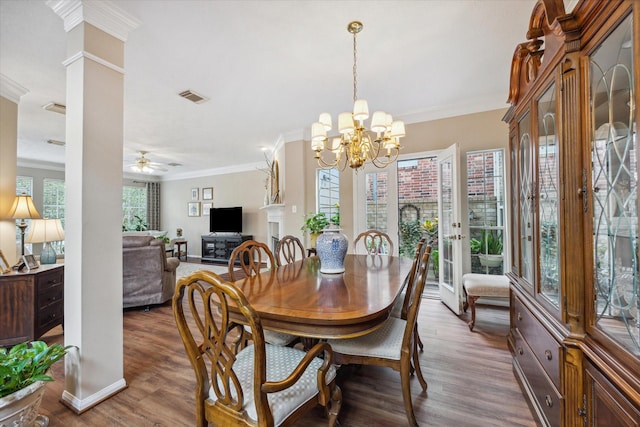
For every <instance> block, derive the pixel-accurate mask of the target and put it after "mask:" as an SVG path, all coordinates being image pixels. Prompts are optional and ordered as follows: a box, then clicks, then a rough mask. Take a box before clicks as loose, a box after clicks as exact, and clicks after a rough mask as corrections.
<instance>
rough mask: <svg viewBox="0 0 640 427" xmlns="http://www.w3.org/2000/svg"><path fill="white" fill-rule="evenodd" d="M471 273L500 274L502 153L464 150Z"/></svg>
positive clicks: (501, 260) (502, 263) (499, 151)
mask: <svg viewBox="0 0 640 427" xmlns="http://www.w3.org/2000/svg"><path fill="white" fill-rule="evenodd" d="M467 199H468V203H469V233H470V240H469V247H470V249H471V272H472V273H483V274H503V273H504V268H503V267H504V262H503V243H504V242H503V236H504V154H503V151H502V150H490V151H476V152H469V153H467Z"/></svg>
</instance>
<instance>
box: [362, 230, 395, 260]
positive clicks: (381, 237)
mask: <svg viewBox="0 0 640 427" xmlns="http://www.w3.org/2000/svg"><path fill="white" fill-rule="evenodd" d="M353 248H354V252H355V253H356V254H369V255H393V242H392V241H391V238H390V237H389V235H388V234H387V233H384V232H382V231H379V230H367V231H363V232H362V233H360V234H358V236H356V238H355V240H354V241H353Z"/></svg>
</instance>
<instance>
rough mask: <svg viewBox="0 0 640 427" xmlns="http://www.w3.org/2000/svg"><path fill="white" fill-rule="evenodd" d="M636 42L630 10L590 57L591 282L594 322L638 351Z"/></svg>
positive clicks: (632, 350)
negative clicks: (634, 63)
mask: <svg viewBox="0 0 640 427" xmlns="http://www.w3.org/2000/svg"><path fill="white" fill-rule="evenodd" d="M633 42H634V39H633V26H632V18H631V16H629V17H627V18H626V19H625V20H624V21H623V22H622V23H621V24H620V25H619V26H618V27H617V28H616V30H615V31H614V32H613V33H611V34H610V35H609V36H608V37H607V38H606V39H605V40H604V41H603V42H602V44H601V45H600V46H599V47H598V49H597V50H596V51H595V52H594V53H593V54H592V55H591V57H590V80H591V82H590V85H591V86H590V101H591V162H592V174H591V180H592V181H591V191H592V195H593V202H592V204H593V248H594V253H593V272H594V286H595V289H594V292H595V295H594V297H595V298H594V300H595V302H594V304H595V306H594V314H595V318H594V319H592V320H591V324H592V325H593V324H595V327H596V328H598V329H599V330H600V331H602V332H603V333H605V334H606V335H607V336H609V337H610V338H611V339H613V340H615V341H617V342H618V343H619V344H621V345H622V346H623V347H624V348H626V349H627V350H628V351H630V352H632V353H634V354H636V355H637V354H640V346H639V344H638V343H639V341H640V336H639V334H638V326H639V323H640V320H639V316H638V311H639V307H640V302H639V301H638V258H637V254H638V200H637V199H638V164H637V162H638V152H637V146H636V143H637V142H636V138H637V137H636V122H635V117H636V116H635V114H636V112H635V105H636V104H635V103H636V102H637V94H636V95H635V97H634V93H633V90H634V81H633V73H634V70H633ZM634 98H635V99H634Z"/></svg>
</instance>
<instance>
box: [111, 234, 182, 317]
mask: <svg viewBox="0 0 640 427" xmlns="http://www.w3.org/2000/svg"><path fill="white" fill-rule="evenodd" d="M179 265H180V260H179V259H178V258H167V254H166V251H165V246H164V242H163V241H162V239H156V238H154V237H153V236H148V235H147V236H130V235H125V236H122V293H123V295H122V296H123V298H122V299H123V305H124V308H128V307H140V306H150V305H152V304H162V303H164V302H165V301H168V300H170V299H171V297H172V296H173V291H174V288H175V286H176V269H177V268H178V266H179Z"/></svg>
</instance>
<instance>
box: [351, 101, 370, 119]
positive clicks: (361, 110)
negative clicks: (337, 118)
mask: <svg viewBox="0 0 640 427" xmlns="http://www.w3.org/2000/svg"><path fill="white" fill-rule="evenodd" d="M368 118H369V105H368V104H367V101H365V100H364V99H357V100H356V102H354V103H353V120H358V121H360V122H362V121H365V120H367V119H368Z"/></svg>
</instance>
